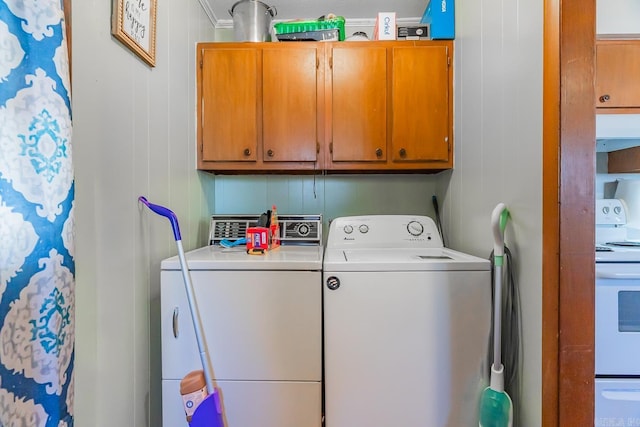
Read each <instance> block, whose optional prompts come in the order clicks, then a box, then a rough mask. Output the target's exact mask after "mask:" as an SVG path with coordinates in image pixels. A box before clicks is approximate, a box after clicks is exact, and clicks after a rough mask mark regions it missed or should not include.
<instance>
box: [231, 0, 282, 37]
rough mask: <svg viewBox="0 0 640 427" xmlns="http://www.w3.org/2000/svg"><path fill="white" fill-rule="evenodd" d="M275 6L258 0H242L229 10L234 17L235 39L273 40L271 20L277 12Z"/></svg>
mask: <svg viewBox="0 0 640 427" xmlns="http://www.w3.org/2000/svg"><path fill="white" fill-rule="evenodd" d="M277 13H278V12H277V10H276V8H275V7H274V6H268V5H266V4H265V3H263V2H261V1H257V0H240V1H238V2H236V3H235V4H234V5H233V7H232V8H231V9H230V10H229V14H230V15H231V17H232V18H233V38H234V40H235V41H238V42H244V41H250V42H266V41H270V40H271V35H270V31H271V20H272V19H273V17H274V16H276V14H277Z"/></svg>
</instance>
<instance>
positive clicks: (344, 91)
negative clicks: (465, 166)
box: [325, 41, 453, 171]
mask: <svg viewBox="0 0 640 427" xmlns="http://www.w3.org/2000/svg"><path fill="white" fill-rule="evenodd" d="M329 49H330V50H329V52H328V56H329V64H328V67H329V69H330V71H328V72H327V75H328V76H329V80H328V82H327V87H328V90H327V91H328V92H329V93H330V95H328V97H327V99H328V102H329V103H330V105H329V108H328V109H327V110H328V113H327V117H328V119H327V120H328V123H327V129H328V130H327V135H328V136H327V138H328V142H329V144H330V147H329V150H327V153H328V158H327V161H326V162H325V167H326V169H328V170H334V171H342V170H344V171H358V170H360V171H438V170H443V169H448V168H451V167H452V166H453V149H452V147H453V141H452V129H453V96H452V95H453V93H452V92H453V90H452V88H453V70H452V66H451V58H452V54H453V52H452V50H453V43H452V42H451V41H415V42H413V41H397V42H364V43H363V42H361V43H333V44H330V45H329Z"/></svg>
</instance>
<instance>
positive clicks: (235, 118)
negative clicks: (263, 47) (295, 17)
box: [199, 48, 260, 162]
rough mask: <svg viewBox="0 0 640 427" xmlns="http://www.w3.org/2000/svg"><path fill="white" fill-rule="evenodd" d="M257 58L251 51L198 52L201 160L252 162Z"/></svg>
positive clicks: (253, 155)
mask: <svg viewBox="0 0 640 427" xmlns="http://www.w3.org/2000/svg"><path fill="white" fill-rule="evenodd" d="M258 55H259V51H258V50H256V49H253V48H251V49H247V48H222V49H203V50H202V67H201V75H202V77H201V84H200V86H201V94H200V105H199V107H200V109H201V112H200V120H199V122H200V131H201V132H202V134H201V160H202V161H205V162H208V161H212V162H229V161H240V162H246V161H250V162H255V161H256V159H257V144H258V126H259V123H258V109H257V105H258V101H259V98H258V96H259V93H260V91H259V88H260V80H259V78H258Z"/></svg>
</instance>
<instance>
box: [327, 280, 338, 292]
mask: <svg viewBox="0 0 640 427" xmlns="http://www.w3.org/2000/svg"><path fill="white" fill-rule="evenodd" d="M339 287H340V279H338V278H337V277H335V276H331V277H329V278H327V288H329V289H331V290H332V291H335V290H336V289H338V288H339Z"/></svg>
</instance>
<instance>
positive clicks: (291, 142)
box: [262, 45, 319, 162]
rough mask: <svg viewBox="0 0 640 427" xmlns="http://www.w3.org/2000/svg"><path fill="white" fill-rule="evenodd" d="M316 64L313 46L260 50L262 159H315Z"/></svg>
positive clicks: (316, 126)
mask: <svg viewBox="0 0 640 427" xmlns="http://www.w3.org/2000/svg"><path fill="white" fill-rule="evenodd" d="M318 65H319V57H318V49H317V48H316V47H305V46H301V47H300V48H298V46H288V45H287V48H273V49H270V48H265V49H264V50H263V53H262V69H263V72H262V76H263V86H262V129H263V138H262V145H263V152H264V154H263V160H264V161H266V162H268V161H278V162H282V161H289V162H292V161H303V162H309V161H310V162H314V161H316V158H317V146H318V111H319V108H318V84H319V83H318Z"/></svg>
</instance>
